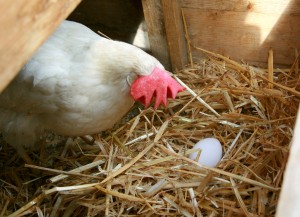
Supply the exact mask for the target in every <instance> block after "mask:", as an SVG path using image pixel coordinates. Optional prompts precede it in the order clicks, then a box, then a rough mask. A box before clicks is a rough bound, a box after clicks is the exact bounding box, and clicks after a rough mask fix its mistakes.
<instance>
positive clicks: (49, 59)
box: [0, 21, 163, 147]
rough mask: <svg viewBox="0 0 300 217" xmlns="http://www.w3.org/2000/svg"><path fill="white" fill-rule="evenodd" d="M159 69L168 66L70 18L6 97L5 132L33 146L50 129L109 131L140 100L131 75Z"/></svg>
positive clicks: (0, 126) (1, 120) (14, 141)
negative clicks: (136, 98)
mask: <svg viewBox="0 0 300 217" xmlns="http://www.w3.org/2000/svg"><path fill="white" fill-rule="evenodd" d="M154 67H160V68H163V66H162V65H161V64H160V63H159V62H158V61H157V60H156V59H155V58H154V57H152V56H150V55H148V54H147V53H145V52H143V51H142V50H140V49H138V48H136V47H134V46H132V45H129V44H126V43H123V42H117V41H112V40H108V39H105V38H102V37H100V36H99V35H97V34H96V33H94V32H93V31H91V30H90V29H88V28H87V27H85V26H83V25H81V24H78V23H75V22H71V21H64V22H63V23H62V24H61V26H60V27H59V28H58V29H57V30H56V32H55V33H54V34H53V35H52V36H51V37H50V38H49V39H48V40H47V41H46V42H45V43H44V44H43V45H42V46H41V47H40V49H39V50H38V51H37V52H36V54H35V55H34V56H33V57H32V59H31V60H30V61H29V62H28V63H27V64H26V65H25V66H24V67H23V69H22V70H21V72H20V73H19V75H18V76H17V77H16V79H15V80H14V81H13V82H12V83H11V84H10V85H9V86H8V88H7V89H6V90H5V91H4V92H3V93H2V94H1V95H0V130H1V132H2V134H3V136H4V138H5V139H6V141H7V142H8V143H10V144H11V145H13V146H15V147H18V146H19V145H23V144H24V145H33V144H34V143H35V142H36V140H37V139H38V138H39V136H40V135H41V133H42V132H43V131H44V130H48V131H53V132H56V133H58V134H61V135H68V136H80V135H86V134H94V133H98V132H100V131H102V130H106V129H108V128H110V127H112V126H113V125H114V124H115V123H116V122H117V121H118V120H119V119H120V118H121V117H122V116H123V115H124V114H125V113H126V112H127V111H128V110H129V109H130V107H131V106H132V105H133V103H134V101H133V99H132V98H131V96H130V95H129V90H130V86H129V85H128V82H127V81H126V79H127V77H128V76H132V78H135V77H136V76H137V75H149V74H151V72H152V70H153V69H154Z"/></svg>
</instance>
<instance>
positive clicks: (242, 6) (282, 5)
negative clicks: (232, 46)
mask: <svg viewBox="0 0 300 217" xmlns="http://www.w3.org/2000/svg"><path fill="white" fill-rule="evenodd" d="M181 6H182V7H183V8H198V9H203V10H204V9H205V10H226V11H236V12H256V13H263V14H293V15H300V11H299V7H300V2H299V1H298V0H295V1H294V0H251V1H249V0H213V1H212V0H201V1H199V0H181Z"/></svg>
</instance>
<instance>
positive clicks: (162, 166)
mask: <svg viewBox="0 0 300 217" xmlns="http://www.w3.org/2000/svg"><path fill="white" fill-rule="evenodd" d="M204 52H205V53H206V55H207V57H208V58H207V59H206V60H204V61H202V62H201V63H198V64H195V63H194V64H193V66H190V67H187V68H185V69H184V70H183V71H180V72H177V74H176V77H175V78H176V79H177V80H178V81H179V82H180V83H182V84H183V85H185V86H186V88H187V90H186V91H185V92H182V93H180V95H179V97H178V98H177V99H176V100H172V101H170V102H169V105H168V108H166V109H162V108H161V109H158V110H156V111H154V110H153V109H152V108H148V109H145V110H141V109H140V110H138V114H137V115H136V116H134V117H131V118H130V117H128V116H127V117H126V118H125V119H123V120H122V121H121V122H120V123H118V124H117V125H116V127H115V128H114V129H113V130H111V131H107V132H105V133H103V134H102V135H101V136H99V135H97V136H94V138H95V140H94V141H90V142H91V144H92V145H90V144H87V143H86V142H84V141H83V140H82V139H81V138H76V139H70V138H69V139H67V140H64V139H61V138H58V141H59V142H58V144H55V145H50V146H48V147H47V148H45V149H42V150H40V151H35V152H31V155H32V158H33V159H40V161H38V160H36V163H37V165H39V166H32V165H25V167H24V165H22V161H21V160H18V158H17V156H16V155H15V154H14V151H13V149H11V148H10V147H9V146H7V145H6V144H5V143H3V145H2V151H1V152H0V154H1V156H0V159H1V163H2V167H3V168H2V170H1V177H0V178H1V179H0V183H1V188H0V210H1V211H0V216H23V215H26V216H50V217H55V216H64V217H67V216H103V215H107V216H243V215H245V216H273V215H274V213H275V210H276V205H277V202H278V197H279V193H280V187H281V183H282V179H283V172H284V169H285V165H286V162H287V159H288V152H289V145H290V141H291V138H292V135H293V126H294V122H295V115H296V112H297V109H298V103H299V99H300V92H298V91H297V88H296V87H298V86H299V85H298V81H299V79H298V68H297V67H296V66H297V64H294V65H293V66H292V69H273V68H272V67H269V69H262V68H257V67H252V66H249V65H245V64H239V63H237V62H234V61H232V60H230V59H228V58H226V57H223V56H221V55H218V54H214V53H210V52H206V51H204ZM205 137H215V138H217V139H219V140H220V141H221V143H222V146H223V155H224V157H223V159H222V160H221V162H220V163H219V165H218V166H217V167H216V168H207V167H205V166H202V167H200V166H199V165H197V163H196V162H194V161H191V160H190V159H189V158H188V154H189V153H191V148H192V147H193V145H194V144H195V143H196V142H198V141H199V140H201V139H203V138H205ZM48 140H51V141H52V143H57V142H56V140H57V137H53V138H48Z"/></svg>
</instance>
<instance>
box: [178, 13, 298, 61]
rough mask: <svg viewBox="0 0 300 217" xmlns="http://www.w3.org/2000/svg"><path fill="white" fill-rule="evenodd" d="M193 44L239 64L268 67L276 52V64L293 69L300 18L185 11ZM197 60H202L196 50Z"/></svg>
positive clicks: (194, 54)
mask: <svg viewBox="0 0 300 217" xmlns="http://www.w3.org/2000/svg"><path fill="white" fill-rule="evenodd" d="M183 11H184V14H185V17H186V21H187V26H188V31H189V37H190V39H191V44H192V45H194V46H196V47H202V48H204V49H208V50H210V51H213V52H216V53H220V54H223V55H225V56H229V57H231V58H233V59H235V60H240V59H244V60H246V61H247V62H249V63H255V64H259V65H265V63H266V62H267V58H268V51H269V49H270V48H273V51H274V63H275V64H277V65H278V64H284V65H290V64H292V63H293V61H294V49H295V48H299V47H300V38H299V35H300V19H299V18H300V16H299V15H294V14H290V15H289V16H283V17H280V16H279V15H278V14H264V13H256V12H251V13H248V12H235V11H221V10H207V9H205V10H202V9H194V8H184V9H183ZM193 56H194V57H195V58H201V54H199V52H198V51H196V50H194V52H193Z"/></svg>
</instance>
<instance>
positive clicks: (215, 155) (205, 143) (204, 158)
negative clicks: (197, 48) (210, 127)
mask: <svg viewBox="0 0 300 217" xmlns="http://www.w3.org/2000/svg"><path fill="white" fill-rule="evenodd" d="M193 149H201V154H200V157H199V160H198V163H200V164H202V165H205V166H208V167H215V166H216V165H217V164H218V163H219V162H220V160H221V158H222V145H221V143H220V141H219V140H217V139H215V138H206V139H202V140H200V141H199V142H197V143H196V144H195V145H194V147H193ZM198 153H199V152H198V151H196V152H194V153H191V154H190V155H189V158H190V159H192V160H196V158H197V155H198Z"/></svg>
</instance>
